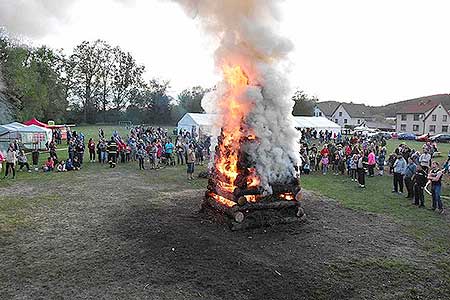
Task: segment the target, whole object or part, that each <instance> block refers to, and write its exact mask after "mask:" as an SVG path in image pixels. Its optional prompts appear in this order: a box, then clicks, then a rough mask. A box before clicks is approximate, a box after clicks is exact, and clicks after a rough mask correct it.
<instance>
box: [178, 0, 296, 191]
mask: <svg viewBox="0 0 450 300" xmlns="http://www.w3.org/2000/svg"><path fill="white" fill-rule="evenodd" d="M173 1H175V2H177V3H179V4H181V5H182V6H183V7H184V9H185V10H186V12H187V13H188V15H189V16H191V17H195V18H197V19H199V20H200V21H201V24H202V25H203V27H204V29H205V30H206V31H207V32H208V33H210V34H211V35H213V36H215V37H218V38H219V46H218V48H217V50H216V53H215V60H216V64H217V67H218V68H220V67H221V66H223V65H225V64H229V65H232V66H233V65H239V66H241V68H243V69H244V71H245V73H246V75H248V77H249V80H250V86H249V87H248V89H247V90H246V91H245V92H244V94H243V95H242V97H239V99H238V100H239V101H242V102H243V103H244V102H248V101H251V102H252V103H253V105H254V106H253V109H252V111H251V112H250V113H249V114H248V115H247V118H246V123H247V124H248V125H249V127H251V128H252V129H253V130H254V132H255V134H256V136H257V137H258V139H259V143H258V144H257V145H253V146H251V147H252V149H247V152H248V153H249V154H250V155H251V156H252V159H253V161H254V162H255V163H256V169H257V173H258V175H259V176H260V177H261V185H262V187H263V188H264V189H265V190H266V192H268V193H271V192H272V190H271V188H270V184H271V183H272V184H273V183H284V182H286V181H288V180H290V179H292V176H294V173H295V171H294V166H295V165H299V164H300V156H299V153H298V149H297V148H298V144H297V141H298V138H299V134H298V133H297V131H296V130H295V129H294V126H293V124H294V120H293V117H292V108H293V101H292V100H291V99H290V97H289V94H290V92H291V89H290V87H289V83H288V79H287V77H286V75H285V74H286V72H285V70H283V67H282V66H283V62H285V61H286V60H287V55H288V54H289V52H290V51H292V49H293V44H292V43H291V41H290V40H288V39H287V38H284V37H282V36H281V35H280V34H279V33H278V32H277V28H278V24H279V21H280V20H279V18H280V14H279V4H280V2H282V1H278V0H173ZM226 92H227V87H226V85H225V83H220V84H218V86H217V89H216V90H215V91H214V92H212V93H210V94H208V95H207V96H205V98H204V99H203V101H202V106H203V108H204V109H205V111H206V112H207V113H216V114H219V115H220V114H221V113H223V112H221V111H217V110H218V107H220V105H218V102H219V101H220V99H223V97H225V96H226ZM218 119H219V120H218V122H219V123H218V124H216V125H217V126H218V127H219V128H220V127H221V126H222V125H224V124H220V120H226V118H218Z"/></svg>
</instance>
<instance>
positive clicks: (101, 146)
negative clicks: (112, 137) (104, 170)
mask: <svg viewBox="0 0 450 300" xmlns="http://www.w3.org/2000/svg"><path fill="white" fill-rule="evenodd" d="M97 149H98V158H99V162H100V163H102V164H104V163H105V162H106V142H105V140H104V139H101V140H100V141H99V142H98V144H97Z"/></svg>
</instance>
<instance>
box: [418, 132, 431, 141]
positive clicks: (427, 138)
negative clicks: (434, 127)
mask: <svg viewBox="0 0 450 300" xmlns="http://www.w3.org/2000/svg"><path fill="white" fill-rule="evenodd" d="M416 141H419V142H425V143H426V142H429V141H430V134H429V133H427V134H423V135H419V136H418V137H416Z"/></svg>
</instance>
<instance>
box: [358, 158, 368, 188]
mask: <svg viewBox="0 0 450 300" xmlns="http://www.w3.org/2000/svg"><path fill="white" fill-rule="evenodd" d="M357 173H358V184H359V187H361V188H365V187H366V170H365V169H364V155H359V157H358V163H357Z"/></svg>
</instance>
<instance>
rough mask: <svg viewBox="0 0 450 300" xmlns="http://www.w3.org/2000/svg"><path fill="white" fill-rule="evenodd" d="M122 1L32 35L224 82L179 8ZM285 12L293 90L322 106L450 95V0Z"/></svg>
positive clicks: (151, 72) (90, 5)
mask: <svg viewBox="0 0 450 300" xmlns="http://www.w3.org/2000/svg"><path fill="white" fill-rule="evenodd" d="M6 1H8V3H9V4H8V5H9V6H10V7H11V6H14V3H15V2H14V1H15V0H14V1H11V0H0V5H1V4H2V2H3V5H6V4H5V3H6ZM33 1H37V0H33ZM33 1H31V2H33ZM42 1H43V2H45V1H49V2H50V1H51V0H42ZM117 1H119V0H95V1H92V0H73V1H72V0H71V1H70V2H71V3H74V4H71V5H72V6H69V7H68V8H67V12H66V13H65V14H62V17H61V18H60V19H58V20H56V19H51V20H50V22H46V27H45V30H42V31H43V32H41V33H40V34H36V33H35V32H30V33H29V34H28V35H29V36H31V37H30V39H31V40H33V42H34V43H35V45H39V44H47V45H50V46H51V47H55V48H64V49H66V50H68V51H70V50H71V49H72V48H73V46H74V45H76V44H78V43H79V42H80V41H82V40H94V39H97V38H100V39H104V40H106V41H108V42H110V43H112V44H118V45H120V46H121V47H122V48H124V49H125V50H128V51H130V52H132V53H133V55H134V56H135V57H136V59H137V60H138V61H139V62H140V63H142V64H144V65H145V66H146V67H147V73H146V77H147V78H151V77H159V78H161V79H169V80H171V82H172V87H173V88H172V92H173V93H177V92H179V91H180V90H182V89H184V88H187V87H190V86H193V85H203V86H212V85H213V84H214V83H215V82H216V81H217V80H218V77H217V74H216V73H215V70H214V62H213V58H212V53H213V51H214V44H213V43H212V40H211V39H208V37H206V36H205V35H204V34H203V33H202V32H201V29H200V28H199V26H198V23H197V22H196V21H195V20H192V19H189V18H188V17H186V16H185V14H184V13H183V12H182V11H181V9H180V8H179V7H178V6H177V5H176V4H173V3H171V2H168V1H161V0H134V1H133V0H126V2H127V5H123V4H121V3H119V2H117ZM122 1H123V0H122ZM19 2H21V3H22V4H23V3H26V1H25V0H17V3H19ZM62 2H69V1H62ZM62 2H61V3H62ZM28 3H30V2H28ZM281 6H282V11H283V13H284V17H283V21H282V24H281V26H282V31H283V33H284V34H285V35H286V36H288V37H290V38H291V39H292V41H293V42H294V44H295V47H296V49H295V51H294V52H293V53H292V55H291V61H292V63H293V69H292V75H291V77H290V78H291V84H292V85H293V86H294V87H298V88H300V89H303V90H304V91H306V92H307V93H308V94H311V95H316V96H317V97H319V99H320V100H322V101H325V100H339V101H353V102H357V103H366V104H371V105H382V104H386V103H389V102H395V101H399V100H406V99H409V98H414V97H419V96H425V95H431V94H438V93H449V92H450V38H449V29H450V18H449V17H448V12H449V11H450V1H448V0H427V1H422V0H420V1H419V0H395V1H393V0H377V1H361V0H340V1H336V0H314V1H311V0H305V1H303V0H287V1H285V2H283V3H281ZM10 9H11V8H10ZM19 14H20V12H19ZM0 17H1V15H0ZM35 17H36V16H35ZM43 22H44V20H43ZM0 24H1V20H0ZM43 26H44V25H43ZM23 31H26V30H23ZM22 34H27V33H26V32H22Z"/></svg>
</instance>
